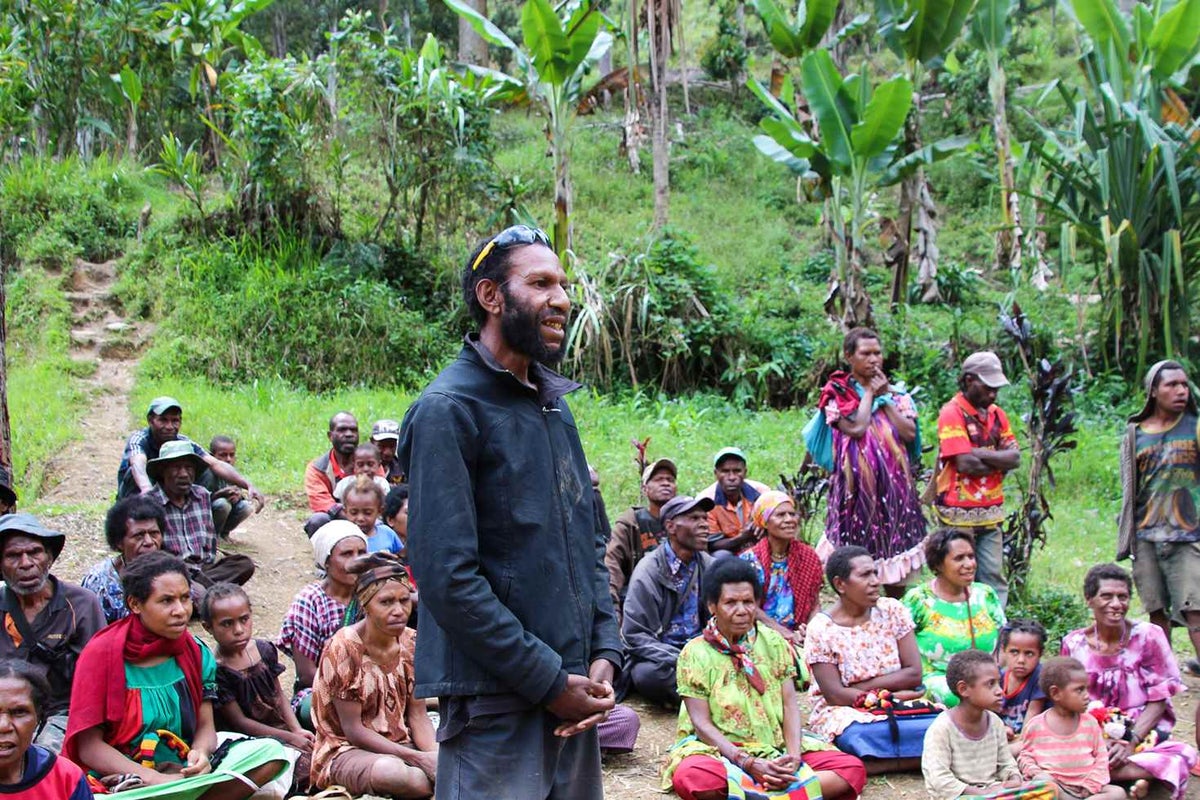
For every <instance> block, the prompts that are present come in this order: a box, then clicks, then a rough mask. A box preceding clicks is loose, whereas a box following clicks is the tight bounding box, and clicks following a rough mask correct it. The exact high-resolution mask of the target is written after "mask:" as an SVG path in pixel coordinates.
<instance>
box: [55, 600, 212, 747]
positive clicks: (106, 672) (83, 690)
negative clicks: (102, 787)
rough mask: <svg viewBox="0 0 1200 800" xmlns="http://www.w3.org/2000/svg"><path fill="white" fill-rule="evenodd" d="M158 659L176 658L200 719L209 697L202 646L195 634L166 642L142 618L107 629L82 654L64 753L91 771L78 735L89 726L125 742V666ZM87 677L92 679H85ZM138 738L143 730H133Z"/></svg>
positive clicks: (110, 738)
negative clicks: (202, 674) (205, 690)
mask: <svg viewBox="0 0 1200 800" xmlns="http://www.w3.org/2000/svg"><path fill="white" fill-rule="evenodd" d="M158 656H174V657H175V661H176V663H177V664H179V668H180V670H182V671H183V679H184V682H185V683H186V684H187V688H188V695H189V696H190V697H191V700H192V707H193V710H194V711H195V712H196V718H197V719H199V716H200V703H201V702H202V701H203V697H204V693H203V687H202V684H201V680H200V645H199V644H198V643H197V642H196V640H195V639H194V638H192V634H191V632H190V631H186V630H185V631H184V632H183V635H182V636H180V637H179V638H177V639H165V638H163V637H162V636H159V635H157V634H154V633H151V632H150V631H149V630H147V629H146V626H145V625H143V624H142V620H141V618H140V617H138V616H137V615H136V614H130V615H129V616H128V617H126V618H125V619H123V620H120V621H119V622H114V623H113V624H112V625H109V626H108V627H107V628H103V629H101V630H100V632H99V633H97V634H96V635H95V636H93V637H92V638H91V641H89V642H88V643H87V646H86V647H84V648H83V652H82V653H80V654H79V661H78V662H76V665H75V678H76V679H75V682H74V685H72V687H71V706H70V709H71V713H70V715H69V718H68V720H67V735H66V738H65V739H64V741H63V755H65V756H66V757H67V758H69V759H70V760H71V761H74V762H75V763H76V764H79V765H80V766H82V767H83V768H84V769H87V768H88V765H86V764H85V763H84V762H83V761H82V760H81V759H80V755H79V750H78V743H77V737H78V736H79V734H80V733H82V732H83V731H85V730H87V729H88V728H94V727H96V726H98V725H103V726H104V730H103V734H104V739H105V741H107V742H110V743H111V742H113V741H117V742H122V741H124V739H126V738H127V737H126V736H122V735H119V734H120V733H125V732H120V731H119V730H118V728H119V727H120V725H121V722H122V720H123V719H124V718H125V711H126V709H125V706H126V697H125V693H126V686H125V664H127V663H131V664H137V663H139V662H142V661H145V660H146V659H149V658H155V657H158ZM85 676H86V678H85ZM127 733H129V734H130V735H134V734H136V733H137V731H129V732H127Z"/></svg>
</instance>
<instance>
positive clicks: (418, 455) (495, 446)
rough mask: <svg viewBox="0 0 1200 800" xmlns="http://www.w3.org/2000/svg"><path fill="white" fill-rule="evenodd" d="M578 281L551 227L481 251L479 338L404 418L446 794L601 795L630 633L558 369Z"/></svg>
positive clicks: (577, 798) (475, 310)
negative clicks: (618, 614) (604, 753)
mask: <svg viewBox="0 0 1200 800" xmlns="http://www.w3.org/2000/svg"><path fill="white" fill-rule="evenodd" d="M566 279H567V277H566V274H565V273H564V272H563V268H562V265H561V264H560V263H559V260H558V257H557V256H556V255H555V254H554V251H553V250H552V249H551V248H550V242H549V239H548V238H547V237H546V234H545V233H543V232H542V231H540V230H537V229H534V228H530V227H527V226H524V225H517V226H514V227H511V228H507V229H506V230H504V231H501V232H500V233H499V234H497V235H496V236H495V237H493V238H492V239H490V240H488V241H487V242H485V243H484V244H483V245H481V246H480V247H479V248H477V249H476V250H475V252H474V254H473V255H472V256H471V258H470V260H469V261H468V262H467V264H466V268H465V270H464V271H463V299H464V300H465V301H466V306H467V309H468V310H469V312H470V314H471V318H472V319H473V320H474V322H475V323H476V324H477V325H478V326H479V333H478V334H469V335H468V336H467V337H466V341H465V344H464V346H463V348H462V351H461V352H460V353H459V355H458V359H457V360H456V361H455V362H454V363H452V364H451V365H450V366H448V367H447V368H446V369H444V370H443V371H442V373H441V374H440V375H438V377H437V378H436V379H435V380H434V381H433V383H431V384H430V385H429V386H428V387H427V388H426V389H425V391H424V392H423V393H422V394H421V396H420V397H419V398H418V399H417V401H416V402H415V403H414V404H413V406H412V407H411V408H410V409H409V410H408V414H407V415H406V417H405V420H404V424H403V426H402V430H403V433H402V435H401V439H400V448H399V451H398V452H399V456H400V463H401V466H402V467H403V469H404V471H405V473H406V474H407V475H408V480H409V487H410V495H409V498H410V503H411V505H410V509H411V510H410V514H409V523H408V545H409V559H410V563H411V565H412V568H413V575H414V577H415V578H416V580H417V581H418V582H419V583H420V586H421V627H420V629H419V630H420V632H419V634H418V636H417V651H416V687H415V695H416V696H417V697H431V696H437V697H439V698H440V704H441V715H442V716H441V723H440V727H439V728H438V734H437V739H438V742H439V743H440V750H439V755H438V772H437V783H436V785H437V794H436V797H438V798H461V797H487V798H491V799H492V800H506V799H511V800H551V799H552V800H598V798H601V797H602V796H603V785H602V779H601V774H600V747H599V743H598V740H597V736H596V730H595V726H596V724H597V723H599V722H600V721H601V720H603V719H604V718H605V716H606V715H607V713H608V712H609V711H610V710H611V709H612V708H613V706H614V704H615V700H614V695H613V689H612V680H613V675H614V669H615V668H616V667H617V666H619V664H620V658H621V642H620V638H619V636H618V634H617V626H616V620H615V618H614V615H613V609H612V601H611V600H610V599H609V596H608V573H607V572H606V571H605V569H604V566H603V564H602V563H601V554H602V553H603V548H602V547H601V543H600V542H599V541H598V539H597V536H596V531H595V524H594V517H593V510H592V486H591V482H590V480H589V479H588V466H587V459H586V458H584V455H583V447H582V445H581V444H580V441H579V433H578V431H577V430H576V427H575V420H574V418H573V417H572V416H571V411H570V409H569V408H568V407H567V403H566V400H565V396H566V395H567V394H568V393H569V392H572V391H574V390H575V389H577V388H579V384H576V383H574V382H573V381H569V380H567V379H566V378H564V377H562V376H561V375H559V374H557V373H556V372H554V371H553V370H551V369H550V365H552V364H554V363H556V362H557V361H559V360H560V359H561V358H562V355H563V347H564V340H565V328H566V324H567V313H568V311H569V310H570V306H571V303H570V300H569V298H568V297H567V292H566Z"/></svg>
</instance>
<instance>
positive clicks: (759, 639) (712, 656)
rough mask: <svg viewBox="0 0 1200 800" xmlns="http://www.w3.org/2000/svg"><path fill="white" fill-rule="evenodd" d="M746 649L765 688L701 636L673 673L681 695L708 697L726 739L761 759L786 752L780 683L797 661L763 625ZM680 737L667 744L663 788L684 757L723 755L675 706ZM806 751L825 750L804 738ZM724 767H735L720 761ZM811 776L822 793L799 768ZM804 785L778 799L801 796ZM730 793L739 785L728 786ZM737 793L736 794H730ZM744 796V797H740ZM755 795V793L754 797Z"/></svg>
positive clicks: (668, 785) (792, 675)
mask: <svg viewBox="0 0 1200 800" xmlns="http://www.w3.org/2000/svg"><path fill="white" fill-rule="evenodd" d="M742 644H743V646H745V647H747V649H748V650H749V651H750V656H751V658H752V659H753V661H754V665H755V668H756V669H757V670H758V673H759V674H760V675H762V678H763V682H764V683H765V684H766V690H765V691H764V692H763V693H762V694H759V693H758V692H757V691H756V690H755V689H754V688H752V687H751V685H750V680H749V678H747V676H746V673H745V672H743V671H742V670H741V669H739V668H738V667H737V666H736V665H735V664H734V662H733V659H732V658H730V657H729V656H728V655H724V654H722V653H719V652H717V650H716V648H714V647H713V646H712V645H711V644H709V643H708V641H706V640H705V639H704V637H703V636H697V637H696V638H695V639H692V640H691V641H690V642H688V643H687V645H685V646H684V648H683V650H682V651H681V652H680V654H679V661H678V662H677V665H676V670H675V675H676V680H677V681H678V685H679V695H680V697H695V698H699V699H702V700H706V701H708V710H709V714H710V715H711V717H712V721H713V724H714V725H715V726H716V727H717V729H718V730H720V731H721V733H722V734H724V735H725V738H727V739H729V740H730V741H731V742H734V743H735V744H738V745H739V746H740V747H741V748H742V749H743V750H745V751H746V752H748V753H751V754H754V755H755V756H757V757H761V758H776V757H778V756H780V755H782V754H783V753H784V748H785V742H784V738H783V684H784V682H785V681H794V680H795V679H796V665H795V660H794V659H793V658H792V651H791V648H790V647H789V646H788V643H787V641H786V640H785V639H784V638H783V637H782V636H780V635H779V634H778V633H776V632H775V631H773V630H771V629H770V628H768V627H766V626H765V625H755V627H754V630H753V631H752V632H751V634H750V635H748V636H747V637H746V638H745V639H744V640H743V642H742ZM679 737H680V738H679V741H678V742H676V743H675V745H674V746H673V747H672V748H671V751H670V754H669V757H668V758H669V760H668V762H667V767H666V769H665V770H664V771H663V783H662V788H663V789H664V790H669V789H670V788H671V776H672V775H673V774H674V773H675V769H676V768H677V767H678V766H679V764H680V762H682V761H683V760H684V759H685V758H687V757H688V756H696V755H704V756H710V757H712V758H717V759H721V755H720V753H718V752H717V749H716V748H715V747H713V746H711V745H708V744H705V743H704V742H702V741H700V740H699V739H698V738H696V727H695V725H693V724H692V718H691V716H690V715H689V714H688V712H687V707H686V706H684V705H681V706H680V708H679ZM804 749H805V750H822V749H829V748H828V746H826V745H823V744H822V743H821V742H818V741H815V740H813V739H812V738H811V737H808V738H806V739H805V741H804ZM721 760H722V763H724V764H725V765H726V769H727V770H729V769H730V768H731V767H732V769H734V770H736V769H737V768H736V767H733V766H732V765H731V764H729V763H728V762H725V761H724V759H721ZM806 778H808V779H811V783H812V786H811V788H812V789H813V790H814V791H815V792H816V796H817V797H819V796H820V788H819V787H818V784H817V782H816V779H815V774H814V773H813V772H812V770H811V769H808V768H807V767H802V769H801V773H800V781H801V782H804V781H805V779H806ZM807 788H808V787H807V786H806V787H804V788H801V789H799V790H797V791H795V792H794V793H789V794H783V795H779V796H781V797H792V796H795V797H804V796H805V794H804V792H805V791H807ZM730 790H731V792H736V791H737V787H734V786H732V785H731V787H730ZM730 796H731V797H737V796H738V795H737V794H731V795H730ZM743 796H744V795H743ZM752 796H753V795H752Z"/></svg>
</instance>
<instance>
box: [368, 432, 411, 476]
mask: <svg viewBox="0 0 1200 800" xmlns="http://www.w3.org/2000/svg"><path fill="white" fill-rule="evenodd" d="M371 441H372V442H374V443H375V446H376V447H378V448H379V463H380V464H382V465H383V468H384V469H385V470H387V472H386V474H385V475H384V477H385V478H387V482H388V483H389V484H390V485H392V486H395V485H396V484H398V483H404V470H403V469H401V468H400V461H399V459H397V458H396V448H397V447H399V446H400V423H399V422H396V420H394V419H381V420H379V421H378V422H376V423H375V424H374V425H372V426H371Z"/></svg>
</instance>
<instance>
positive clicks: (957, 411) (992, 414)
mask: <svg viewBox="0 0 1200 800" xmlns="http://www.w3.org/2000/svg"><path fill="white" fill-rule="evenodd" d="M976 447H982V448H988V449H992V450H1012V449H1015V448H1016V447H1017V439H1016V437H1015V436H1014V435H1013V432H1012V428H1011V427H1009V424H1008V416H1007V415H1006V414H1005V413H1004V411H1003V410H1002V409H1001V408H1000V407H999V406H997V405H996V404H994V403H993V404H992V405H991V406H989V407H988V409H987V411H986V412H983V413H980V411H979V410H978V409H976V408H975V407H974V406H973V405H971V403H970V401H968V400H967V398H966V397H964V396H963V393H962V392H959V393H958V394H956V395H955V396H954V399H953V400H951V401H950V402H949V403H946V405H944V406H942V410H941V413H939V414H938V472H937V484H936V488H937V505H936V507H935V510H936V511H937V513H938V516H939V517H940V518H941V519H942V522H945V523H946V524H949V525H955V524H957V525H981V524H994V523H996V522H999V521H1000V520H1001V519H1003V518H1004V512H1003V509H1002V506H1003V505H1004V473H1003V472H1002V471H1000V470H997V471H995V472H989V473H988V474H986V475H961V474H959V472H958V468H957V466H956V465H955V462H954V457H955V456H959V455H963V454H966V453H970V452H971V451H972V450H973V449H975V448H976ZM968 509H972V510H975V512H974V513H961V512H964V511H966V510H968ZM978 509H991V511H989V512H983V513H981V512H979V511H978Z"/></svg>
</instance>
